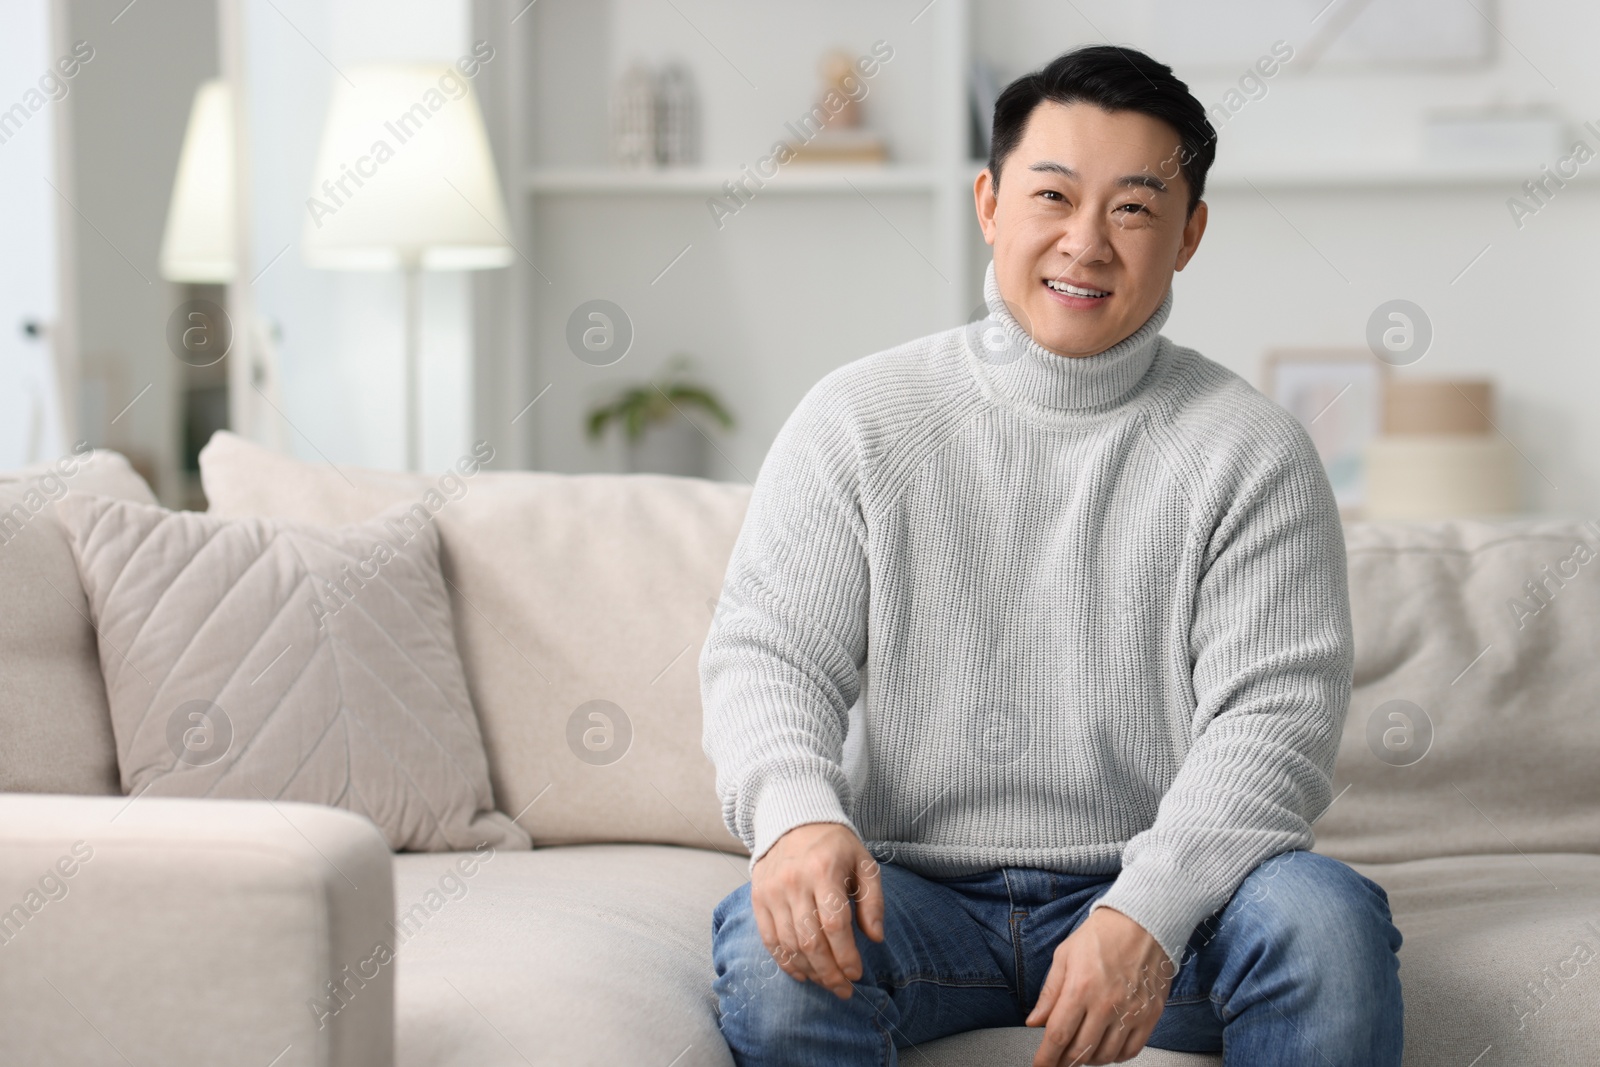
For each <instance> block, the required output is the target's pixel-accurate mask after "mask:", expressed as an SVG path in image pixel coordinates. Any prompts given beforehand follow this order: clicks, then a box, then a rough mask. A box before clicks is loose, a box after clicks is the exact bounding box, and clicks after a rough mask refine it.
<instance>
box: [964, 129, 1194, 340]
mask: <svg viewBox="0 0 1600 1067" xmlns="http://www.w3.org/2000/svg"><path fill="white" fill-rule="evenodd" d="M1181 158H1182V156H1181V155H1180V152H1179V140H1178V133H1177V131H1176V130H1174V129H1173V128H1172V127H1171V126H1169V125H1167V124H1166V123H1165V122H1162V121H1161V120H1160V119H1156V118H1152V117H1151V116H1149V115H1144V114H1141V113H1139V112H1136V111H1113V112H1106V111H1102V110H1101V109H1100V108H1099V107H1097V106H1095V105H1093V104H1085V103H1074V104H1058V103H1055V102H1054V101H1049V100H1047V101H1044V102H1042V103H1040V104H1039V106H1038V107H1036V108H1034V110H1033V114H1032V115H1030V116H1029V117H1028V125H1027V128H1026V130H1025V131H1024V133H1023V137H1022V140H1021V141H1020V142H1019V143H1018V144H1017V147H1016V148H1015V149H1014V150H1013V151H1012V152H1011V154H1010V155H1009V156H1007V157H1006V158H1005V160H1004V161H1003V162H1002V163H1001V166H1000V170H1001V175H1000V188H999V191H998V193H996V191H995V188H994V183H993V182H992V181H991V180H990V174H989V172H988V171H987V170H985V171H983V172H982V173H981V174H979V175H978V180H977V183H976V184H975V185H974V187H973V195H974V197H975V199H976V201H977V208H978V221H979V223H980V224H981V225H982V226H983V237H984V240H986V241H987V242H989V244H991V245H993V246H994V271H995V280H996V282H998V283H999V286H1000V296H1001V298H1002V299H1004V300H1005V302H1006V306H1007V307H1008V308H1010V309H1011V313H1012V314H1013V315H1014V316H1015V317H1016V319H1017V321H1018V322H1019V323H1021V324H1022V326H1023V328H1024V329H1026V330H1027V331H1028V333H1029V334H1030V335H1032V337H1033V339H1034V340H1035V341H1037V342H1039V344H1041V345H1043V346H1044V347H1045V348H1048V349H1050V350H1051V351H1052V352H1056V353H1059V354H1060V355H1063V356H1092V355H1095V354H1096V353H1099V352H1104V351H1105V350H1106V349H1108V348H1110V347H1111V346H1112V345H1114V344H1116V343H1117V342H1119V341H1121V340H1123V339H1124V338H1126V337H1127V336H1128V335H1129V334H1131V333H1133V332H1134V331H1135V330H1137V329H1138V328H1139V327H1140V326H1142V325H1144V323H1145V320H1146V319H1148V318H1149V317H1150V315H1151V314H1152V313H1153V312H1154V311H1155V309H1156V308H1157V307H1158V306H1159V305H1160V304H1161V301H1162V298H1163V297H1165V296H1166V293H1167V289H1168V287H1169V286H1170V285H1171V284H1172V272H1173V271H1175V270H1182V269H1183V268H1184V265H1185V264H1186V263H1188V262H1189V258H1190V257H1191V256H1192V255H1194V250H1195V248H1196V247H1198V246H1199V244H1200V235H1201V234H1203V233H1204V232H1205V228H1206V205H1205V202H1204V201H1201V202H1200V203H1199V204H1198V205H1197V206H1196V207H1195V211H1194V215H1193V217H1191V218H1187V219H1186V218H1185V211H1186V209H1187V207H1188V203H1189V188H1188V180H1187V179H1186V178H1185V177H1184V176H1183V174H1182V172H1181V171H1180V170H1179V168H1178V164H1179V161H1180V160H1181ZM1067 284H1071V285H1073V286H1075V287H1082V288H1085V289H1092V290H1095V291H1097V292H1101V293H1105V294H1107V295H1105V296H1077V295H1072V294H1070V293H1067V292H1063V291H1060V290H1061V289H1062V287H1064V286H1065V285H1067Z"/></svg>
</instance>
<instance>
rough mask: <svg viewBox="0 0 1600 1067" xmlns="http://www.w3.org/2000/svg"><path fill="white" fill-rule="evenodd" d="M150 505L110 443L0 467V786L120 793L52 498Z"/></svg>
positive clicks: (74, 574) (90, 632) (84, 619)
mask: <svg viewBox="0 0 1600 1067" xmlns="http://www.w3.org/2000/svg"><path fill="white" fill-rule="evenodd" d="M68 493H85V494H94V495H101V496H114V497H118V498H120V499H124V500H137V501H141V502H143V503H147V504H154V503H155V497H154V496H153V495H151V493H150V487H149V486H148V485H146V484H145V481H144V479H143V478H141V477H139V475H138V474H137V473H135V472H134V470H133V468H132V467H131V466H129V464H128V461H127V460H126V459H125V458H123V457H122V456H121V455H119V454H118V453H116V452H108V451H105V450H103V449H100V450H95V451H92V452H90V451H87V450H85V451H81V452H76V453H73V454H71V455H68V456H65V457H63V458H61V459H59V460H56V461H54V462H52V463H47V464H41V465H39V466H36V467H28V468H23V469H21V470H13V471H0V792H15V793H86V794H96V795H115V794H118V793H121V792H122V787H121V783H120V780H119V778H118V774H117V747H116V742H115V741H114V739H113V738H112V734H111V714H110V711H109V710H108V709H107V706H106V689H105V683H104V681H103V680H102V675H101V672H100V654H99V649H98V642H97V640H96V638H95V632H94V628H93V626H91V625H90V622H89V603H88V600H87V599H86V598H85V596H84V593H83V586H82V585H81V584H80V583H79V581H78V567H77V563H76V562H75V561H74V560H73V556H72V548H71V546H70V544H69V543H68V541H67V535H66V531H65V530H64V529H63V528H62V527H61V524H60V522H58V521H57V519H56V516H55V501H57V500H60V499H61V498H62V497H63V496H65V495H66V494H68Z"/></svg>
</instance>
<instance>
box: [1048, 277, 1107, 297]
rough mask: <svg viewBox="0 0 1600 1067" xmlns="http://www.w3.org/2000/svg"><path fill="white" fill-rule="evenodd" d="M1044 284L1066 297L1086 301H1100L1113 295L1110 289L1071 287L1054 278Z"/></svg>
mask: <svg viewBox="0 0 1600 1067" xmlns="http://www.w3.org/2000/svg"><path fill="white" fill-rule="evenodd" d="M1044 284H1045V285H1047V286H1049V287H1050V288H1051V289H1053V290H1054V291H1055V292H1058V293H1062V294H1064V295H1066V296H1076V297H1081V298H1083V299H1086V300H1100V299H1103V298H1105V297H1108V296H1110V295H1111V290H1109V289H1088V288H1085V287H1083V286H1080V285H1071V284H1069V283H1067V282H1061V281H1056V280H1055V279H1054V278H1046V279H1045V280H1044Z"/></svg>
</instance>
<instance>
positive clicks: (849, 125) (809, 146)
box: [788, 48, 889, 163]
mask: <svg viewBox="0 0 1600 1067" xmlns="http://www.w3.org/2000/svg"><path fill="white" fill-rule="evenodd" d="M821 70H822V80H823V86H824V87H823V91H822V95H821V96H820V97H818V99H817V103H816V106H814V107H813V108H812V109H811V114H810V115H809V116H807V118H806V119H804V120H802V122H803V123H804V127H805V128H804V129H803V130H795V132H796V133H800V134H803V137H802V139H801V140H799V141H790V142H789V145H788V147H789V150H790V152H791V153H792V155H791V156H790V159H791V161H792V162H795V163H885V162H887V161H888V159H889V146H888V144H887V143H886V142H885V141H884V139H883V135H882V134H880V133H876V132H874V131H872V130H869V129H867V128H865V127H864V126H863V125H862V119H861V100H862V99H863V98H864V97H865V96H866V88H867V86H866V82H865V81H863V80H862V77H861V75H860V74H859V73H858V72H857V70H856V62H855V60H853V59H851V58H850V53H848V52H846V51H845V50H844V49H842V48H839V49H834V50H833V51H831V52H829V53H827V54H826V55H825V56H823V57H822V65H821ZM819 116H820V118H819ZM790 128H791V129H793V123H790Z"/></svg>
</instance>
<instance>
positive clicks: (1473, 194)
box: [974, 0, 1600, 515]
mask: <svg viewBox="0 0 1600 1067" xmlns="http://www.w3.org/2000/svg"><path fill="white" fill-rule="evenodd" d="M1480 6H1483V5H1480ZM1495 7H1496V8H1497V9H1498V19H1499V27H1500V31H1501V33H1502V34H1503V37H1499V36H1497V37H1496V38H1495V42H1494V43H1495V46H1496V49H1497V56H1496V58H1495V60H1494V62H1493V65H1492V66H1491V67H1490V68H1489V69H1488V70H1486V71H1481V72H1465V73H1459V74H1451V75H1442V76H1441V75H1424V74H1388V75H1383V76H1377V75H1373V74H1357V73H1353V72H1348V71H1344V72H1339V73H1337V74H1335V73H1332V72H1329V73H1327V74H1323V75H1318V76H1315V77H1309V78H1297V77H1295V76H1293V75H1292V74H1290V70H1292V68H1293V64H1292V62H1291V64H1290V68H1289V69H1286V70H1285V71H1284V73H1283V74H1282V75H1280V76H1278V77H1275V78H1274V79H1272V80H1271V81H1270V82H1269V83H1268V85H1269V89H1268V92H1267V95H1266V96H1265V97H1263V98H1261V99H1259V100H1256V101H1253V102H1251V103H1250V104H1248V105H1246V106H1245V107H1244V108H1243V109H1242V110H1241V111H1240V112H1239V113H1238V114H1237V115H1235V116H1234V117H1233V118H1232V119H1231V120H1230V121H1229V122H1228V123H1227V125H1226V126H1224V127H1223V129H1222V131H1221V133H1220V140H1219V152H1218V160H1219V161H1218V164H1217V171H1218V172H1221V171H1223V170H1224V169H1225V168H1231V169H1234V170H1235V171H1236V172H1239V171H1248V170H1250V169H1252V168H1260V167H1265V166H1271V165H1273V164H1274V162H1275V161H1277V160H1283V159H1289V160H1294V159H1299V160H1306V159H1322V160H1327V161H1329V162H1330V163H1332V164H1340V165H1343V164H1347V163H1348V162H1349V161H1351V160H1356V161H1362V160H1368V161H1373V162H1375V163H1377V164H1380V165H1381V164H1382V163H1384V162H1385V161H1393V162H1395V163H1404V162H1405V161H1406V160H1407V159H1408V158H1410V157H1411V156H1414V155H1415V154H1416V147H1415V146H1416V143H1417V130H1418V128H1419V123H1420V120H1421V116H1422V114H1423V113H1424V112H1425V111H1426V110H1428V109H1429V108H1431V107H1435V106H1440V105H1470V104H1483V103H1488V102H1490V101H1492V100H1496V99H1499V100H1502V101H1504V102H1507V103H1514V104H1521V103H1529V102H1549V103H1553V104H1555V105H1557V106H1558V107H1560V108H1561V109H1562V110H1563V111H1564V112H1566V113H1567V115H1568V116H1569V117H1570V118H1571V119H1572V120H1573V122H1574V124H1575V125H1576V124H1581V123H1582V122H1583V121H1584V120H1588V119H1594V120H1596V125H1600V67H1597V66H1596V64H1595V63H1594V58H1593V44H1594V42H1595V41H1597V40H1600V7H1597V6H1596V5H1594V4H1590V3H1580V2H1577V0H1501V2H1500V3H1498V4H1497V5H1495ZM1080 12H1081V14H1080ZM1154 12H1155V5H1154V3H1153V2H1152V0H1132V2H1130V0H1115V2H1113V0H1078V2H1077V3H1076V5H1067V4H1056V3H1042V2H1028V0H979V2H978V3H977V4H976V21H975V27H974V35H975V42H976V48H977V51H978V52H979V54H981V55H983V56H985V57H987V58H989V59H990V60H991V61H993V62H995V63H996V64H997V65H998V66H1000V67H1001V68H1002V71H1003V73H1004V74H1006V75H1008V76H1015V75H1017V74H1021V73H1023V72H1024V71H1026V70H1028V69H1031V68H1032V67H1034V66H1037V65H1039V64H1041V63H1043V62H1046V61H1048V60H1049V59H1050V58H1051V57H1053V56H1054V55H1056V54H1057V53H1059V52H1060V51H1063V50H1065V49H1067V48H1070V47H1074V46H1076V45H1079V44H1086V43H1092V42H1099V41H1101V40H1103V38H1102V37H1101V36H1100V34H1101V33H1104V34H1105V35H1106V36H1107V37H1109V38H1110V39H1111V40H1112V41H1114V42H1116V43H1127V44H1132V45H1134V46H1135V47H1139V48H1144V49H1146V50H1148V51H1150V52H1151V54H1152V55H1155V57H1156V58H1158V59H1160V58H1162V56H1161V54H1160V52H1159V50H1158V49H1157V47H1156V46H1155V45H1154V44H1152V43H1151V42H1152V41H1156V40H1159V39H1160V37H1161V34H1160V33H1159V32H1158V30H1157V28H1156V27H1155V26H1154V24H1153V18H1154ZM1240 32H1241V34H1242V35H1244V37H1245V39H1246V40H1248V34H1249V33H1250V32H1251V31H1250V30H1249V28H1244V29H1241V31H1240ZM1294 43H1302V42H1294ZM1259 44H1260V50H1261V51H1262V52H1265V51H1266V49H1267V48H1268V47H1269V46H1270V45H1271V41H1266V40H1263V41H1260V42H1259ZM1177 74H1178V76H1179V77H1181V78H1184V79H1185V80H1186V81H1188V82H1189V86H1190V90H1191V91H1192V92H1194V94H1195V95H1196V96H1197V97H1199V99H1200V100H1201V102H1202V103H1205V104H1208V105H1209V104H1211V103H1213V102H1215V101H1217V100H1220V99H1221V98H1222V95H1223V93H1224V92H1225V91H1226V89H1227V87H1228V86H1229V84H1231V83H1232V81H1233V80H1234V79H1235V78H1236V77H1237V74H1236V73H1227V74H1218V73H1215V72H1204V73H1202V72H1198V71H1186V70H1184V69H1183V68H1181V67H1179V68H1178V69H1177ZM1547 78H1548V80H1546V79H1547ZM1551 83H1554V84H1553V85H1552V84H1551ZM1585 136H1586V138H1587V139H1588V141H1589V143H1590V145H1591V147H1594V148H1600V140H1597V139H1596V137H1595V136H1594V135H1593V134H1586V135H1585ZM1548 162H1550V163H1552V164H1553V163H1554V162H1555V159H1554V158H1552V159H1550V160H1549V161H1548ZM1586 170H1594V171H1600V160H1596V161H1594V162H1591V163H1589V164H1588V166H1587V168H1586ZM1535 177H1538V168H1537V167H1530V168H1529V171H1528V173H1527V175H1526V178H1527V179H1532V178H1535ZM1590 177H1594V175H1590ZM1518 184H1520V183H1519V182H1503V183H1498V184H1489V185H1484V186H1463V187H1430V186H1420V187H1397V188H1379V189H1338V188H1333V189H1321V190H1313V189H1298V190H1291V189H1280V188H1273V187H1270V186H1263V187H1262V188H1261V192H1260V193H1257V192H1256V191H1254V190H1251V189H1250V188H1249V187H1248V186H1245V187H1242V188H1241V187H1233V188H1228V189H1222V188H1218V189H1216V190H1213V191H1210V192H1208V195H1207V198H1206V199H1207V201H1208V203H1209V204H1210V209H1211V221H1210V228H1209V230H1208V232H1207V234H1206V237H1205V239H1204V242H1203V243H1202V246H1201V249H1200V252H1199V254H1198V255H1197V257H1196V258H1195V260H1194V261H1193V262H1192V263H1191V264H1190V265H1189V267H1188V268H1187V269H1186V270H1185V271H1184V272H1183V273H1181V274H1179V275H1178V276H1177V279H1176V280H1175V282H1174V304H1173V312H1172V318H1171V320H1170V321H1169V322H1168V324H1167V327H1166V329H1165V331H1164V332H1165V333H1166V334H1167V336H1169V337H1171V338H1173V339H1174V340H1176V341H1179V342H1181V343H1183V344H1187V345H1191V346H1193V347H1195V348H1197V349H1199V350H1200V351H1201V352H1203V353H1205V354H1206V355H1208V356H1210V357H1211V358H1212V359H1215V360H1217V361H1219V362H1221V363H1224V364H1226V365H1227V366H1229V367H1231V368H1232V369H1234V370H1235V371H1237V372H1239V373H1240V374H1243V375H1245V376H1246V377H1247V378H1249V379H1250V380H1251V381H1253V382H1256V383H1257V384H1260V370H1261V359H1262V356H1263V354H1264V353H1265V351H1266V350H1267V349H1268V348H1269V347H1276V346H1293V345H1354V346H1360V345H1362V344H1364V340H1363V338H1364V330H1365V325H1366V321H1367V317H1368V315H1369V314H1370V313H1371V312H1372V310H1373V309H1374V308H1375V307H1376V306H1377V305H1378V304H1380V303H1382V302H1384V301H1386V300H1389V299H1391V298H1396V297H1401V298H1405V299H1409V300H1412V301H1415V302H1416V303H1417V304H1419V305H1421V306H1422V307H1423V308H1424V310H1426V311H1427V313H1428V314H1429V316H1430V318H1431V319H1432V321H1433V324H1434V327H1435V331H1436V333H1435V340H1434V345H1433V349H1432V350H1431V351H1430V352H1429V353H1428V355H1427V356H1426V357H1424V358H1423V359H1422V360H1421V361H1420V362H1419V363H1417V364H1416V365H1415V366H1412V367H1407V368H1403V369H1401V370H1400V371H1399V372H1398V373H1401V374H1416V375H1420V376H1430V377H1431V376H1437V377H1453V376H1471V375H1488V376H1491V377H1493V378H1494V380H1495V382H1496V389H1497V392H1498V404H1499V414H1498V415H1497V417H1496V419H1495V421H1496V423H1497V424H1498V426H1499V427H1500V429H1501V430H1502V431H1503V432H1504V433H1505V435H1506V436H1507V437H1508V438H1509V439H1510V440H1511V442H1512V443H1513V444H1514V445H1515V446H1516V447H1517V448H1518V450H1519V451H1520V452H1522V453H1523V454H1524V455H1525V456H1526V460H1527V461H1526V462H1524V463H1523V465H1522V475H1523V481H1524V485H1525V487H1526V490H1527V494H1528V505H1529V507H1530V508H1531V509H1535V510H1540V511H1546V512H1560V513H1572V514H1584V515H1593V514H1595V513H1596V512H1597V511H1600V419H1597V418H1596V417H1595V411H1596V398H1597V396H1600V360H1597V359H1596V346H1595V342H1594V326H1595V307H1596V301H1595V300H1594V298H1593V295H1592V294H1593V292H1594V289H1595V285H1596V282H1597V281H1600V270H1597V268H1596V266H1595V263H1596V259H1595V253H1594V241H1595V239H1596V236H1597V235H1600V182H1595V181H1591V182H1589V183H1587V184H1576V183H1575V184H1570V185H1568V187H1567V188H1566V189H1564V190H1562V191H1561V193H1560V194H1559V196H1558V197H1557V198H1556V199H1555V201H1554V202H1553V203H1551V205H1550V206H1549V207H1548V208H1547V209H1546V210H1543V211H1541V212H1540V213H1539V214H1538V216H1537V217H1535V218H1533V219H1531V220H1528V221H1527V223H1526V225H1525V226H1524V227H1523V228H1522V229H1521V230H1520V231H1519V230H1518V229H1517V228H1516V226H1515V225H1514V224H1513V222H1512V219H1511V216H1510V213H1509V212H1508V210H1507V208H1506V205H1505V201H1506V198H1507V197H1508V196H1511V195H1513V194H1514V193H1516V192H1517V188H1516V186H1517V185H1518ZM1263 194H1264V195H1263ZM1297 231H1298V232H1297ZM1485 245H1488V246H1490V249H1489V251H1488V253H1487V254H1485V255H1484V256H1483V258H1482V259H1480V260H1479V261H1478V262H1477V263H1476V264H1475V265H1474V266H1473V267H1472V268H1471V270H1469V271H1467V273H1466V274H1465V275H1464V276H1461V277H1460V280H1459V281H1455V280H1454V279H1455V278H1456V277H1457V275H1458V274H1459V273H1460V272H1461V271H1462V270H1463V269H1464V268H1465V267H1466V266H1467V265H1468V264H1469V263H1470V262H1471V261H1472V259H1473V257H1474V256H1476V255H1477V254H1478V253H1479V252H1480V251H1481V250H1482V249H1483V248H1484V246H1485ZM1324 257H1326V259H1324ZM1329 261H1331V263H1332V264H1333V267H1332V268H1330V266H1329ZM1334 268H1337V272H1336V271H1335V269H1334ZM1340 274H1342V275H1343V276H1344V278H1343V279H1341V277H1340Z"/></svg>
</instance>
